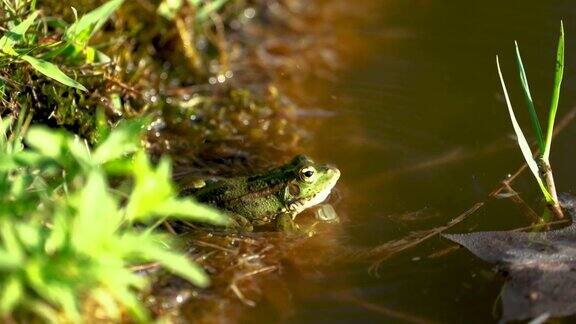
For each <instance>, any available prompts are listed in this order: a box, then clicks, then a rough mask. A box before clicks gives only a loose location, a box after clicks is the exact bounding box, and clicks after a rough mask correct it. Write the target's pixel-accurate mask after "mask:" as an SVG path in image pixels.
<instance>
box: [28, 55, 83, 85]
mask: <svg viewBox="0 0 576 324" xmlns="http://www.w3.org/2000/svg"><path fill="white" fill-rule="evenodd" d="M21 59H23V60H24V61H26V62H28V63H29V64H30V65H31V66H32V67H33V68H34V69H35V70H36V71H38V72H40V73H42V74H44V75H45V76H47V77H49V78H51V79H54V80H56V81H58V82H60V83H62V84H64V85H67V86H69V87H72V88H76V89H80V90H82V91H88V89H86V88H85V87H84V86H83V85H82V84H80V83H79V82H78V81H76V80H73V79H71V78H70V77H69V76H67V75H66V74H64V72H62V71H61V70H60V69H59V68H58V67H57V66H56V65H54V64H52V63H50V62H47V61H44V60H40V59H37V58H35V57H32V56H29V55H22V57H21Z"/></svg>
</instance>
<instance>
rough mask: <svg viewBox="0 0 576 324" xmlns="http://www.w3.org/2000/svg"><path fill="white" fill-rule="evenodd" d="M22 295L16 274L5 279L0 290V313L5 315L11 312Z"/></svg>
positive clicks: (21, 288)
mask: <svg viewBox="0 0 576 324" xmlns="http://www.w3.org/2000/svg"><path fill="white" fill-rule="evenodd" d="M23 295H24V288H23V287H22V282H21V281H20V279H19V278H18V276H17V275H11V276H9V277H8V279H6V280H5V284H4V286H3V287H2V291H1V292H0V314H2V315H6V314H9V313H10V312H12V310H13V309H14V307H15V306H16V305H17V304H18V303H19V302H20V300H21V299H22V297H23Z"/></svg>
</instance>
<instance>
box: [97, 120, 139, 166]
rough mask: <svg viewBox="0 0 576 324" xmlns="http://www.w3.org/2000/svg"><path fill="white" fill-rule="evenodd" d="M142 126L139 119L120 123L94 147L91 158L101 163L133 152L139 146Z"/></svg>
mask: <svg viewBox="0 0 576 324" xmlns="http://www.w3.org/2000/svg"><path fill="white" fill-rule="evenodd" d="M142 126H143V123H142V122H139V121H132V122H127V123H122V124H120V125H119V126H118V127H116V128H115V129H114V132H113V133H111V134H110V135H109V136H108V137H107V138H106V139H105V140H104V142H103V143H102V144H100V145H99V146H98V147H97V148H96V151H95V152H94V154H93V155H92V157H93V160H94V161H95V162H96V163H98V164H103V163H106V162H108V161H111V160H115V159H117V158H119V157H122V156H124V155H126V154H129V153H133V152H135V151H136V150H137V149H138V148H139V146H140V135H141V134H142V132H143V128H142Z"/></svg>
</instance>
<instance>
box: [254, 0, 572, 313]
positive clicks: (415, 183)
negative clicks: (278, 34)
mask: <svg viewBox="0 0 576 324" xmlns="http://www.w3.org/2000/svg"><path fill="white" fill-rule="evenodd" d="M360 3H361V2H360ZM360 3H359V5H361V4H360ZM374 3H376V1H373V2H372V4H371V5H372V6H374V7H375V8H376V9H375V10H371V12H372V14H373V16H371V17H367V18H366V19H365V20H364V21H363V23H360V24H357V25H356V26H354V27H353V29H352V30H349V34H351V36H352V37H354V41H355V42H359V43H362V45H363V50H362V51H360V52H359V53H357V54H356V56H355V57H352V58H351V59H350V60H351V62H352V63H351V64H350V65H349V66H348V67H347V68H346V70H345V71H342V72H341V73H339V75H338V80H337V81H334V82H325V81H324V82H323V83H322V82H321V83H320V84H315V88H320V90H319V91H318V92H317V94H316V98H315V100H316V103H315V104H316V105H317V106H318V107H319V108H322V109H326V110H329V111H331V112H334V115H333V116H331V117H326V118H325V120H324V121H323V122H322V126H321V127H320V129H318V130H317V132H316V133H315V137H314V139H313V141H312V143H311V146H312V147H313V149H312V151H313V152H314V153H313V155H314V156H315V157H317V158H318V159H319V160H326V161H331V162H333V163H335V164H336V165H338V167H339V168H340V169H341V170H342V174H343V177H342V180H341V183H340V185H339V187H340V188H339V196H340V199H339V201H338V202H337V203H336V209H337V210H338V212H339V213H340V214H341V216H342V217H343V218H344V221H343V223H342V224H341V229H342V231H343V233H342V235H341V236H340V237H339V239H338V242H337V244H336V245H338V246H339V248H342V249H343V251H344V250H347V251H349V250H355V249H358V250H362V249H365V250H369V249H371V248H373V247H375V246H378V245H380V244H383V243H386V242H390V241H394V240H399V239H402V238H405V237H406V236H407V235H409V234H410V233H412V232H414V231H421V230H429V229H433V228H436V227H438V226H442V225H444V224H446V223H448V222H449V221H450V220H452V219H454V218H456V217H457V216H458V215H460V214H461V213H463V212H465V211H466V210H468V209H469V208H470V207H472V206H473V205H474V204H475V203H477V202H480V201H484V200H486V197H487V195H488V194H489V193H490V192H491V191H492V190H493V189H494V188H495V187H497V186H498V185H499V183H500V181H501V180H503V179H505V177H506V175H507V174H509V173H513V172H514V171H515V170H516V169H517V168H518V167H519V166H521V164H522V157H521V155H520V152H519V150H518V149H517V147H516V146H515V145H516V144H515V142H514V140H513V137H512V128H511V125H510V122H509V118H508V115H507V113H506V107H505V104H504V102H503V97H502V94H501V89H500V85H499V81H498V78H497V72H496V66H495V55H496V54H497V53H498V54H499V55H500V57H501V60H502V62H503V68H504V73H505V77H506V78H507V81H508V84H509V87H510V88H512V92H513V93H514V95H513V97H512V100H513V103H516V106H517V107H518V109H517V110H518V111H519V115H521V116H520V120H521V123H522V124H523V125H526V127H529V124H528V120H527V118H525V117H526V114H525V111H524V110H523V109H524V106H523V105H522V103H523V100H522V98H521V97H520V96H519V94H520V92H519V87H518V78H517V74H516V73H517V72H516V70H515V66H514V56H513V55H514V52H513V41H514V40H518V42H519V44H520V47H521V50H522V53H523V57H524V63H525V65H526V67H527V72H528V78H529V81H530V84H531V88H532V91H533V96H534V97H535V101H536V104H537V105H538V106H539V108H540V112H541V113H542V115H544V109H543V108H544V107H545V106H546V105H547V104H548V102H549V96H550V91H551V81H552V73H553V71H552V69H553V64H554V54H555V46H556V41H557V35H558V29H559V24H560V19H564V23H565V27H566V34H567V37H566V40H567V57H566V62H567V68H566V72H565V83H564V88H563V90H564V91H563V95H562V97H561V102H560V112H559V120H560V119H562V117H563V116H565V115H566V114H567V113H568V112H569V111H570V110H571V109H572V108H574V107H576V92H575V91H574V89H575V87H576V73H574V72H575V71H576V45H575V44H576V43H575V42H574V40H575V39H576V4H574V2H573V1H516V0H510V1H504V2H502V1H493V0H488V1H449V0H440V1H431V0H419V1H417V0H402V1H381V3H377V4H376V5H374ZM347 28H348V27H347ZM342 41H346V39H342ZM527 129H528V128H527ZM575 136H576V127H574V126H568V127H567V128H565V129H564V130H563V131H562V132H561V133H560V134H559V136H558V137H557V138H556V140H555V142H554V146H553V150H552V166H553V168H554V170H555V174H556V178H557V185H558V187H559V191H561V192H562V191H572V192H574V191H575V189H576V188H575V187H574V183H576V172H574V163H573V161H574V157H575V155H574V154H575V152H576V150H575V145H574V138H575ZM513 187H514V189H515V190H516V191H517V192H519V193H520V195H521V196H520V197H521V198H522V199H523V200H524V201H525V202H526V204H527V205H528V206H529V207H530V208H532V209H533V210H534V211H535V212H536V213H537V214H542V213H543V211H544V209H545V208H544V205H543V203H542V201H541V198H540V197H539V193H538V191H537V186H536V184H535V182H534V180H533V179H532V178H530V177H529V175H528V174H527V173H524V174H522V175H521V176H520V177H519V178H518V179H517V180H516V181H515V182H514V184H513ZM530 224H531V220H530V218H529V217H527V216H526V213H525V211H524V210H522V209H521V208H519V207H518V205H517V204H514V203H513V202H512V201H511V200H510V199H500V200H496V199H492V200H489V201H488V203H487V204H486V205H484V206H483V207H482V208H480V209H479V210H478V211H476V212H475V213H473V214H472V215H470V216H469V217H467V218H466V219H465V220H464V221H463V222H461V223H459V224H457V225H456V226H454V227H453V228H451V229H449V230H448V232H451V233H456V232H468V231H472V230H504V229H512V228H518V227H523V226H527V225H530ZM332 248H334V249H336V248H337V247H336V246H333V247H332ZM343 255H344V252H343ZM376 259H378V255H373V256H367V257H366V258H365V259H362V258H358V259H354V260H350V261H349V262H338V263H337V264H335V265H328V266H327V267H326V268H327V269H323V270H322V271H321V272H319V273H318V274H317V275H315V276H314V275H312V276H308V277H307V278H306V279H302V280H295V282H294V285H293V291H292V295H291V298H292V299H293V303H294V304H295V305H296V308H295V310H293V312H292V313H291V314H290V316H289V317H288V319H289V321H290V322H292V321H294V322H331V323H333V322H381V321H390V322H495V321H497V319H498V318H499V317H498V316H499V312H500V302H499V299H498V296H499V293H500V290H501V287H502V284H503V279H502V278H501V277H500V276H499V275H497V274H495V272H494V271H493V266H492V265H490V264H487V263H484V262H482V261H480V260H478V259H476V258H475V257H474V256H472V255H471V254H470V253H468V252H467V251H466V250H464V249H455V248H454V245H453V244H451V243H450V242H448V241H446V240H445V239H442V238H441V237H440V236H438V235H432V236H431V237H430V238H429V239H427V240H425V241H423V242H422V243H420V244H417V245H415V246H413V247H411V248H408V249H406V250H403V251H402V252H400V253H397V254H395V255H393V256H391V257H390V258H387V259H386V260H384V261H383V262H382V263H381V264H380V267H379V268H378V269H377V270H376V271H372V272H370V271H369V269H370V266H371V265H372V263H373V262H374V261H375V260H376ZM287 280H291V279H287ZM272 308H273V307H266V305H264V306H262V307H260V308H257V309H256V310H255V311H254V312H251V316H250V317H247V318H250V319H251V320H255V319H257V320H258V321H266V320H278V319H280V317H279V315H278V314H277V313H276V312H274V311H273V310H272Z"/></svg>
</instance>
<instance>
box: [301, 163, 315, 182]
mask: <svg viewBox="0 0 576 324" xmlns="http://www.w3.org/2000/svg"><path fill="white" fill-rule="evenodd" d="M314 175H316V169H314V167H312V166H308V167H305V168H302V169H300V179H302V180H304V181H306V182H312V181H314Z"/></svg>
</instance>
